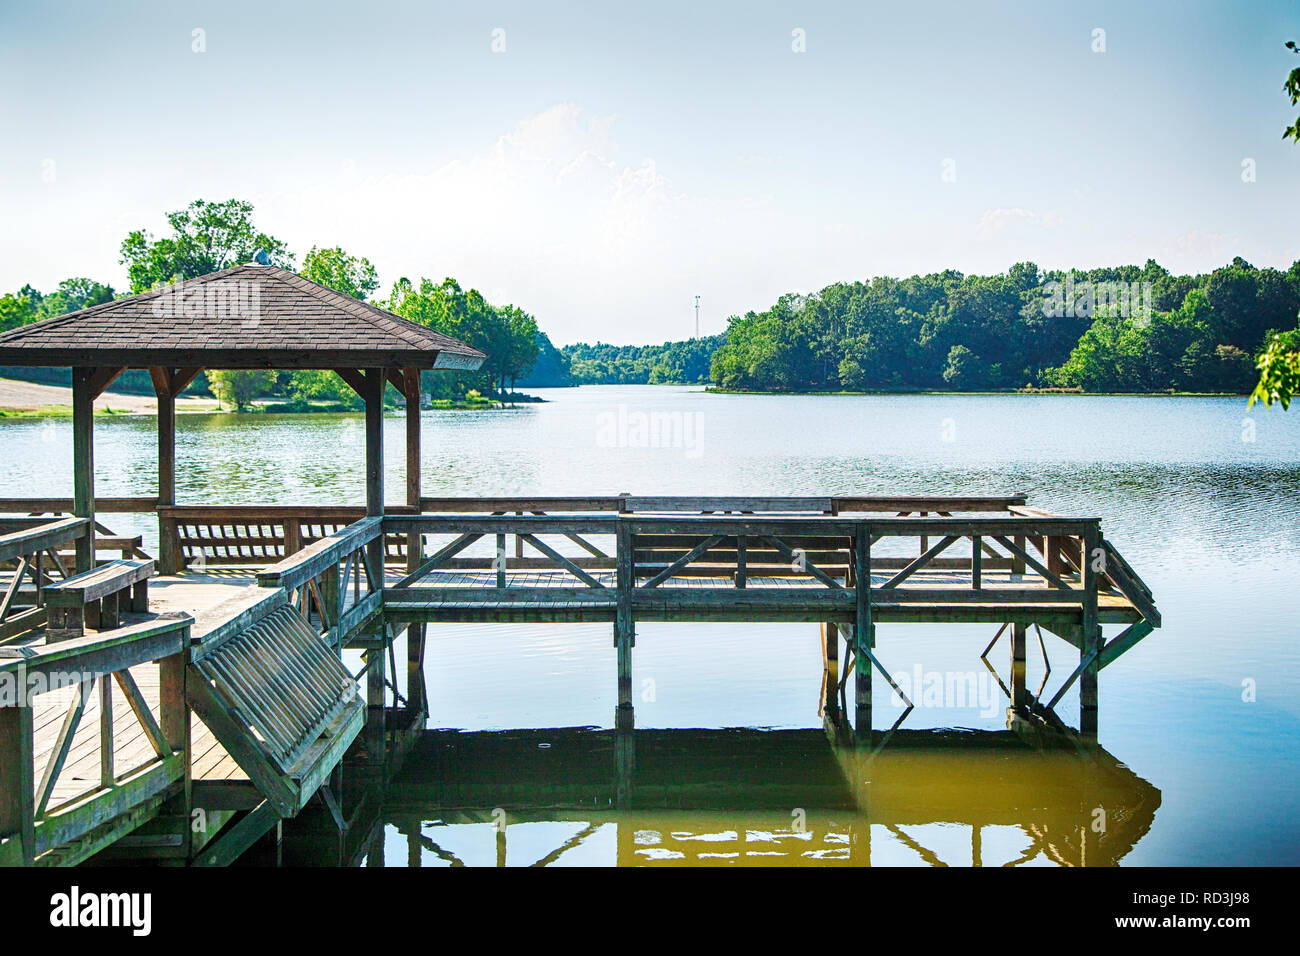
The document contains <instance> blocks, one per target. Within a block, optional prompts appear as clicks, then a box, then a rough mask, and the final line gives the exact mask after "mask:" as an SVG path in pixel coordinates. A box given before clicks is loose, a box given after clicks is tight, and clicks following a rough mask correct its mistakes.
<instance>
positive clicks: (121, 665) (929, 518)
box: [0, 495, 1159, 863]
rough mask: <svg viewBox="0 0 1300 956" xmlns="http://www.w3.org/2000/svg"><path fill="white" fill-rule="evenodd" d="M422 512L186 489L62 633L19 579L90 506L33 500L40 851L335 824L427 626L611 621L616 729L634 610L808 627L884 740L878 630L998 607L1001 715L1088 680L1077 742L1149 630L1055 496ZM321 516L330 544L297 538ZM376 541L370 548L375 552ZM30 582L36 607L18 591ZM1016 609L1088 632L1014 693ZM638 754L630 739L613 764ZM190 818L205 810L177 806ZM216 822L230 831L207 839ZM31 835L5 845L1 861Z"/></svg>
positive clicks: (1042, 709) (1018, 648)
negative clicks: (79, 624)
mask: <svg viewBox="0 0 1300 956" xmlns="http://www.w3.org/2000/svg"><path fill="white" fill-rule="evenodd" d="M5 504H6V505H10V506H12V503H9V502H7V503H5ZM62 504H63V503H62V502H57V501H54V502H49V501H39V502H33V501H28V502H26V503H25V504H23V505H22V506H21V507H23V508H24V509H26V510H28V511H29V512H30V511H32V510H35V509H36V508H38V507H41V506H47V505H49V506H53V507H55V508H57V507H59V506H61V505H62ZM121 504H122V503H121V502H118V505H119V506H120V505H121ZM422 504H423V503H422ZM429 504H431V505H434V506H436V507H439V508H441V509H446V510H442V511H439V512H438V513H423V512H421V513H392V514H385V515H382V516H373V517H361V518H360V519H359V520H357V521H354V522H352V523H351V524H347V525H344V526H342V527H341V528H339V529H338V530H334V531H332V533H328V534H326V533H324V532H325V531H328V530H330V529H329V528H327V527H322V525H321V522H324V521H325V520H326V519H327V518H331V519H334V520H341V517H340V515H338V514H337V513H335V512H333V511H330V510H325V511H322V510H320V509H313V508H310V507H302V508H293V507H289V506H276V507H274V508H267V509H263V510H261V511H260V512H259V510H258V509H254V508H243V509H231V508H212V509H204V508H203V507H201V506H191V507H190V509H189V513H188V514H187V515H186V521H187V522H188V523H189V524H190V526H191V528H195V529H201V530H197V531H192V532H186V533H184V534H179V535H177V536H175V537H174V538H173V540H175V541H177V542H179V547H181V548H182V549H184V550H183V553H182V555H181V561H182V562H183V563H184V564H186V565H188V566H189V568H191V569H192V570H191V569H187V570H183V571H182V572H181V573H179V574H177V575H170V576H163V577H158V578H154V579H153V580H152V582H151V583H152V592H151V595H152V598H151V603H152V607H151V608H150V610H149V612H148V613H140V612H138V611H122V612H121V613H120V618H121V621H120V625H121V626H119V627H116V628H111V629H108V630H105V631H101V632H96V633H92V632H89V631H88V632H87V633H86V635H85V636H84V637H78V638H75V639H73V640H70V641H69V640H53V641H51V640H50V639H49V638H48V635H47V634H46V631H45V629H44V628H43V627H42V626H40V625H39V624H37V625H35V626H30V625H33V622H37V621H39V620H40V618H41V613H40V612H41V611H42V610H43V607H42V605H41V604H40V597H41V594H40V593H38V591H39V589H38V588H37V587H36V586H35V585H34V584H30V585H29V582H35V581H37V580H38V579H40V580H42V581H45V582H46V584H45V587H47V588H48V587H50V586H51V585H50V584H49V583H48V582H49V581H50V580H53V579H54V575H57V571H55V570H54V567H55V562H56V561H57V560H61V558H60V557H59V555H60V553H67V551H66V550H65V551H63V552H60V549H74V545H75V541H76V540H77V539H78V538H79V537H81V536H84V535H85V533H86V529H87V525H86V522H85V521H84V519H77V518H66V517H60V516H57V515H49V516H46V519H45V520H43V521H41V522H40V523H36V524H33V523H32V521H31V519H30V516H29V517H28V519H26V520H25V521H24V522H22V524H23V525H24V526H23V527H22V529H21V530H18V531H14V532H11V533H10V534H9V535H6V536H4V537H2V538H0V559H4V560H7V561H9V562H10V563H15V562H16V565H15V571H14V573H12V574H11V575H10V576H9V578H8V579H7V580H6V581H5V582H0V584H3V585H4V588H5V593H6V594H10V595H12V597H13V600H11V601H9V602H7V605H8V606H6V608H5V613H6V615H8V620H10V621H11V622H12V621H20V622H26V623H27V624H28V625H29V628H28V629H26V630H23V631H19V632H18V633H16V634H14V635H11V636H9V637H8V638H7V639H6V640H5V641H4V642H3V643H0V675H4V676H8V677H11V678H12V677H14V676H15V675H18V674H20V673H21V674H23V675H24V677H25V679H27V680H28V681H29V682H30V681H31V679H32V676H33V675H34V674H36V673H38V672H39V673H49V674H51V675H52V674H55V673H56V672H57V673H59V674H63V675H65V679H66V675H67V674H73V675H75V678H76V679H75V681H74V682H72V683H65V684H64V685H63V686H61V687H54V688H52V689H51V690H50V691H49V692H48V693H45V694H44V695H42V696H38V697H37V698H36V699H35V701H34V702H29V703H28V706H26V707H23V706H17V707H15V706H5V707H2V708H0V714H3V717H4V719H5V720H6V730H7V731H8V732H7V733H6V734H5V736H4V740H5V743H6V745H7V746H6V751H5V754H6V761H5V763H3V764H0V767H3V768H4V770H5V772H6V777H5V778H4V779H5V781H6V797H7V801H6V803H7V806H8V807H9V819H12V820H15V821H17V822H19V823H20V824H23V823H25V824H26V827H27V833H28V836H27V840H30V847H31V860H32V861H33V862H35V861H38V860H39V861H42V862H78V861H80V860H83V859H88V858H90V857H91V856H94V855H95V854H96V853H100V852H102V851H105V850H109V848H112V849H111V850H110V852H113V853H129V854H130V855H133V856H150V857H154V858H157V859H173V860H187V861H189V862H193V863H202V862H209V863H221V862H230V861H231V860H233V859H234V858H235V857H237V856H238V855H239V853H240V852H242V851H243V850H245V849H247V848H248V846H250V845H251V844H252V842H253V841H254V840H255V839H257V838H258V837H260V836H261V835H262V833H264V832H266V829H267V828H269V827H272V826H274V825H275V824H276V822H277V821H279V820H282V819H287V818H291V817H293V816H295V815H296V814H297V813H298V812H299V811H300V810H302V808H303V807H305V806H306V805H307V803H308V802H309V801H310V800H311V799H312V798H313V797H315V796H318V795H319V796H320V800H321V802H322V803H323V804H325V805H329V806H331V808H332V812H335V813H337V814H338V816H339V819H340V821H342V814H343V810H342V809H341V806H340V803H341V801H340V799H339V795H338V794H336V793H334V791H333V790H332V789H331V777H332V776H334V775H335V774H336V773H337V771H338V768H339V765H340V763H341V761H342V758H343V756H344V754H345V753H347V752H348V749H349V747H352V748H353V749H354V750H357V751H359V752H362V753H364V755H365V758H364V759H365V761H366V764H367V765H368V766H370V767H371V768H373V769H374V770H375V771H376V773H377V776H378V777H379V778H381V779H386V775H387V773H388V772H389V771H390V770H391V769H393V768H394V767H396V766H397V764H398V761H399V760H400V757H401V751H402V750H403V749H404V748H406V747H409V746H410V741H409V740H407V741H405V742H403V731H405V730H407V729H410V730H412V731H414V732H415V733H416V734H417V735H418V732H419V731H420V730H421V729H422V728H423V721H424V715H425V714H426V713H427V700H426V699H425V696H424V690H423V675H424V641H425V625H426V624H429V623H432V622H459V623H464V624H466V625H470V624H472V623H475V622H502V621H542V622H556V623H561V622H593V621H595V622H605V623H608V624H610V625H611V636H612V640H613V641H614V643H615V646H616V647H617V648H618V655H617V673H616V674H613V675H611V677H612V679H613V680H615V681H616V683H617V687H618V708H617V710H616V713H615V715H614V718H615V719H614V724H615V727H616V729H617V730H619V731H622V732H625V733H627V734H628V735H629V738H630V735H631V733H632V728H633V725H634V712H633V705H632V693H631V689H632V678H633V667H634V664H633V654H634V648H635V643H636V636H635V635H636V624H637V622H638V621H646V620H652V621H792V622H809V623H814V624H817V625H819V628H818V629H817V630H810V632H809V639H810V640H815V639H818V637H817V636H816V635H817V634H818V631H819V632H820V639H821V640H822V642H823V650H824V668H825V674H824V687H825V709H826V713H827V716H828V724H834V723H837V722H839V723H840V724H842V727H844V728H850V732H851V733H852V734H853V736H854V738H855V739H856V741H857V744H858V745H859V746H868V747H870V746H874V743H875V741H876V740H877V739H878V738H879V737H880V736H881V734H880V732H878V731H874V730H873V727H872V703H873V693H874V690H875V689H876V686H877V684H876V681H875V680H874V678H875V677H879V678H881V680H882V681H883V682H884V685H883V686H893V685H894V681H893V679H892V677H891V676H890V675H889V674H888V673H887V672H886V671H885V670H884V669H883V667H882V666H881V665H880V663H879V658H878V657H877V656H876V653H875V651H876V625H878V624H882V623H918V622H967V623H983V624H988V625H990V626H996V627H997V630H996V631H993V630H991V631H990V633H991V634H994V633H996V634H1002V633H1007V634H1008V635H1009V639H1008V642H1007V643H1008V645H1009V647H1010V655H1009V660H1008V667H1007V669H1006V675H1007V679H1006V682H1005V685H1006V687H1007V693H1008V704H1009V705H1010V706H1011V707H1012V709H1019V710H1020V711H1022V712H1023V713H1025V714H1026V715H1029V716H1035V715H1036V717H1037V719H1039V720H1043V719H1047V720H1048V721H1053V720H1055V721H1057V722H1059V718H1055V713H1054V711H1053V708H1054V706H1055V704H1056V703H1057V702H1058V701H1059V700H1060V698H1061V697H1062V696H1063V695H1064V693H1065V692H1066V691H1067V690H1068V689H1069V688H1070V687H1071V686H1072V685H1074V684H1075V683H1076V682H1077V683H1078V684H1079V686H1080V689H1081V695H1080V698H1081V706H1080V719H1079V729H1080V731H1081V732H1082V733H1083V734H1084V735H1085V736H1094V735H1095V733H1096V720H1097V710H1096V691H1097V675H1098V674H1099V672H1100V671H1101V670H1102V669H1104V668H1105V667H1106V666H1107V665H1108V664H1110V663H1111V662H1112V661H1113V660H1115V659H1116V658H1117V657H1118V656H1119V655H1120V654H1122V653H1123V652H1124V651H1125V650H1127V649H1128V648H1129V647H1131V646H1132V645H1133V644H1134V643H1136V642H1137V641H1138V640H1140V639H1141V637H1142V636H1144V635H1145V634H1147V633H1149V632H1150V630H1151V629H1152V628H1154V627H1155V626H1158V624H1159V616H1158V612H1157V611H1156V609H1155V606H1154V604H1153V602H1152V599H1151V595H1150V593H1149V592H1148V591H1147V590H1146V588H1145V586H1143V585H1142V583H1141V581H1140V579H1138V578H1137V577H1136V575H1135V574H1134V573H1133V572H1132V570H1131V569H1130V568H1129V566H1128V564H1127V563H1126V562H1125V561H1124V559H1123V558H1122V556H1121V555H1120V554H1119V552H1118V551H1117V550H1116V549H1115V548H1114V546H1113V545H1112V544H1111V543H1110V542H1109V541H1107V540H1106V538H1105V537H1104V536H1103V535H1102V534H1101V530H1100V522H1099V521H1098V520H1097V519H1095V518H1072V517H1064V516H1059V515H1053V514H1048V513H1045V512H1043V511H1041V510H1039V509H1035V508H1032V507H1030V506H1028V505H1027V504H1026V503H1025V502H1024V499H1023V497H1019V496H1007V497H1001V498H980V499H970V498H967V499H959V498H944V497H927V498H899V497H893V498H868V497H848V496H840V497H826V498H816V499H814V498H798V499H793V498H663V497H660V498H639V497H635V496H630V495H620V496H615V497H610V498H603V499H592V498H584V499H540V498H536V499H458V500H448V499H439V500H437V501H431V502H429ZM565 509H578V510H565ZM167 517H168V516H164V520H166V518H167ZM342 517H346V516H342ZM313 526H314V527H316V528H320V529H321V533H322V535H323V536H320V537H316V536H313V535H311V534H310V533H304V529H307V528H309V527H313ZM287 527H296V529H297V534H296V535H295V534H294V533H293V532H286V528H287ZM412 541H415V542H416V543H417V549H418V550H417V551H416V552H413V553H411V554H408V553H407V550H406V549H407V547H408V545H409V543H410V542H412ZM304 542H308V543H305V544H304ZM100 543H109V544H114V545H116V544H119V543H120V542H118V541H116V540H113V541H107V539H105V541H104V542H100ZM376 546H379V547H378V548H377V547H376ZM295 547H296V548H297V550H294V548H295ZM74 550H75V549H74ZM377 550H379V551H380V552H381V553H382V554H384V555H385V557H386V558H387V559H388V560H387V561H386V562H384V561H382V560H381V562H380V563H379V564H376V563H375V562H374V560H373V555H374V554H375V553H376V551H377ZM254 552H255V553H254ZM412 554H414V555H416V558H415V559H413V558H412ZM1085 555H1093V557H1094V560H1093V561H1088V560H1085V558H1084V556H1085ZM43 557H44V558H45V559H46V560H42V558H43ZM24 565H25V567H24ZM38 567H44V568H46V569H47V571H45V572H42V573H41V574H40V575H37V574H35V573H34V571H35V569H36V568H38ZM24 601H33V602H35V603H34V604H33V606H32V607H29V608H22V609H20V610H17V611H15V610H14V607H15V606H17V604H21V603H23V602H24ZM3 624H4V621H3V620H2V619H0V626H3ZM11 626H13V625H11ZM1031 626H1037V627H1039V628H1041V629H1042V630H1045V631H1047V632H1050V633H1051V634H1054V635H1056V636H1057V637H1059V638H1060V639H1062V640H1064V641H1065V642H1067V643H1069V644H1070V645H1071V646H1073V647H1074V648H1075V649H1077V650H1078V651H1079V663H1078V666H1077V667H1076V668H1075V669H1074V670H1073V672H1072V673H1070V674H1069V675H1068V676H1067V677H1066V678H1065V679H1064V680H1063V681H1062V682H1061V684H1060V685H1059V686H1058V688H1057V689H1056V690H1055V692H1054V694H1053V696H1052V697H1051V698H1050V699H1045V698H1043V697H1040V696H1037V695H1034V694H1031V693H1030V691H1029V689H1028V688H1027V687H1026V686H1025V668H1024V657H1025V653H1024V647H1025V642H1026V635H1027V633H1028V629H1029V628H1030V627H1031ZM1103 629H1113V632H1112V633H1111V634H1110V635H1109V636H1104V630H1103ZM399 646H401V647H403V651H404V653H403V655H402V657H403V660H404V661H405V665H404V667H403V668H399V664H398V658H397V648H398V647H399ZM346 648H359V649H361V650H362V651H363V653H364V655H365V661H366V664H365V668H364V670H363V672H362V674H360V675H355V678H354V675H351V674H348V673H347V672H346V671H344V670H343V669H342V667H341V665H340V664H339V660H338V656H339V654H340V653H341V652H342V651H343V650H344V649H346ZM979 651H980V648H977V647H974V646H972V652H973V655H972V656H973V657H974V656H975V655H978V654H979ZM986 653H987V652H986ZM331 661H332V663H331ZM841 661H843V665H842V672H841ZM159 662H160V663H159ZM400 670H404V671H405V674H404V675H401V674H400ZM286 671H288V672H289V673H288V674H287V675H286V673H285V672H286ZM400 676H404V678H405V679H404V681H401V680H399V677H400ZM356 678H359V679H360V680H363V681H364V683H365V687H366V690H365V695H364V701H365V702H363V700H362V697H361V695H360V693H359V688H358V686H357V684H356V682H355V679H356ZM850 678H851V680H850ZM114 688H116V693H115V692H114ZM399 688H401V689H400V691H399ZM846 694H847V699H848V700H849V701H851V705H849V706H846ZM6 703H7V702H6ZM848 710H851V711H852V718H853V719H852V723H851V725H850V724H849V723H848V713H846V711H848ZM106 714H111V715H112V716H111V717H107V716H105V715H106ZM24 737H26V738H28V739H29V743H27V744H25V745H20V746H15V744H16V743H18V742H19V741H21V740H22V739H23V738H24ZM108 740H111V741H112V744H111V746H106V745H105V741H108ZM631 750H632V747H631V743H630V739H629V758H628V762H629V763H630V762H631V761H632V758H631V757H630V753H631ZM105 754H108V755H109V756H107V757H106V756H105ZM42 767H43V768H44V770H43V771H41V772H40V773H39V774H38V772H37V771H38V768H42ZM23 768H28V769H27V771H26V773H25V774H24V773H20V771H21V770H22V769H23ZM15 776H17V777H18V778H19V785H18V786H17V787H16V788H15V787H14V779H15ZM335 780H336V782H335V786H338V783H337V778H335ZM19 791H21V792H19ZM196 812H197V813H198V817H197V819H199V820H200V821H201V822H202V823H203V826H202V827H198V828H197V829H196V828H194V827H192V826H183V824H185V823H186V821H189V822H191V823H192V822H193V820H194V819H196V817H195V813H196ZM240 823H242V824H244V825H243V826H242V828H240V827H239V826H237V824H240ZM232 824H235V825H236V826H235V828H234V829H230V827H231V825H232ZM209 827H211V828H213V829H216V830H217V831H218V835H221V834H224V835H222V836H221V838H220V839H217V837H216V836H213V837H212V838H211V839H209V838H208V837H207V829H208V828H209ZM182 829H184V830H185V831H186V832H181V831H182ZM20 836H21V834H20ZM196 836H197V837H198V839H199V841H200V842H199V845H198V846H196V845H195V843H196ZM223 840H224V841H225V842H224V843H223V842H222V841H223ZM24 843H25V841H24V840H21V839H20V840H18V841H15V840H14V839H13V838H10V839H9V840H8V841H7V842H6V843H5V844H4V846H5V847H6V848H7V852H8V854H9V856H10V861H11V862H16V861H18V859H19V857H18V856H17V854H18V849H17V847H19V846H20V845H23V844H24Z"/></svg>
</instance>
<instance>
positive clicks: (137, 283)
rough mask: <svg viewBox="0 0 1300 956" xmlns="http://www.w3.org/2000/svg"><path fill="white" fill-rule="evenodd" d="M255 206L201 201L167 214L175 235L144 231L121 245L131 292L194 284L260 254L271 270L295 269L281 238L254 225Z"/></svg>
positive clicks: (127, 238) (244, 203) (121, 260)
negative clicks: (156, 235)
mask: <svg viewBox="0 0 1300 956" xmlns="http://www.w3.org/2000/svg"><path fill="white" fill-rule="evenodd" d="M252 216H253V206H252V203H247V202H243V201H241V200H238V199H228V200H226V201H225V202H207V201H206V200H203V199H196V200H194V202H192V203H190V204H189V206H188V207H187V208H185V209H181V210H178V211H176V212H171V213H168V214H167V222H168V224H169V225H170V226H171V228H172V235H170V236H164V237H162V238H160V239H154V238H153V237H152V236H151V235H150V234H149V233H148V232H146V231H145V230H143V229H137V230H136V231H134V232H132V233H130V234H128V235H127V237H126V238H125V239H124V240H122V247H121V254H122V258H121V259H120V260H119V261H120V262H121V263H122V264H123V265H125V266H126V272H127V277H128V279H129V280H130V283H131V291H132V292H144V291H146V290H148V289H152V288H154V287H155V286H159V285H166V284H168V283H171V282H175V281H177V280H178V279H194V278H197V277H198V276H202V275H207V274H208V273H209V272H216V271H218V270H220V269H225V268H228V267H230V266H235V265H240V264H241V263H246V262H249V261H251V260H252V258H253V255H254V254H255V253H256V252H257V251H258V250H259V249H261V250H263V251H265V252H266V254H267V256H268V257H269V258H270V262H271V264H272V265H275V266H280V267H282V268H285V269H291V268H293V256H292V254H291V253H290V252H289V250H288V248H287V247H286V246H285V244H284V243H283V242H281V241H280V240H279V239H276V238H274V237H273V236H269V235H267V234H266V233H263V232H259V231H258V230H257V229H256V228H254V226H253V221H252Z"/></svg>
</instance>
